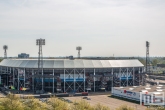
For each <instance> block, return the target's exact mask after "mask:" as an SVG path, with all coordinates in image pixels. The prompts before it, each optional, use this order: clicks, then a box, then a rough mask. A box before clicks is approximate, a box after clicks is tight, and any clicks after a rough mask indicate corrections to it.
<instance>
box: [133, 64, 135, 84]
mask: <svg viewBox="0 0 165 110" xmlns="http://www.w3.org/2000/svg"><path fill="white" fill-rule="evenodd" d="M133 86H135V70H134V67H133Z"/></svg>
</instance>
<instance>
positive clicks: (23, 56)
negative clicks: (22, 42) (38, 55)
mask: <svg viewBox="0 0 165 110" xmlns="http://www.w3.org/2000/svg"><path fill="white" fill-rule="evenodd" d="M18 58H29V54H26V53H21V54H18Z"/></svg>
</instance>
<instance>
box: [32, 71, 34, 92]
mask: <svg viewBox="0 0 165 110" xmlns="http://www.w3.org/2000/svg"><path fill="white" fill-rule="evenodd" d="M32 88H33V92H34V70H33V69H32Z"/></svg>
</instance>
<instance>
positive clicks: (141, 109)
mask: <svg viewBox="0 0 165 110" xmlns="http://www.w3.org/2000/svg"><path fill="white" fill-rule="evenodd" d="M88 97H89V98H91V100H86V99H82V97H65V99H69V100H71V101H78V100H86V101H87V102H89V103H90V104H91V105H95V104H98V103H100V104H102V105H105V106H108V107H109V108H110V109H111V110H115V108H118V107H119V106H121V105H128V106H130V107H132V108H134V109H135V110H145V109H146V107H145V106H141V105H139V104H135V103H131V102H127V101H123V100H119V99H115V98H111V97H108V96H107V95H96V96H88ZM136 108H137V109H136Z"/></svg>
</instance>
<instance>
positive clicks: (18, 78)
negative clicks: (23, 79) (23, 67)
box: [17, 72, 19, 91]
mask: <svg viewBox="0 0 165 110" xmlns="http://www.w3.org/2000/svg"><path fill="white" fill-rule="evenodd" d="M17 74H18V77H17V78H18V79H17V81H18V82H17V84H18V85H17V89H18V91H19V72H18V73H17Z"/></svg>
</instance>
